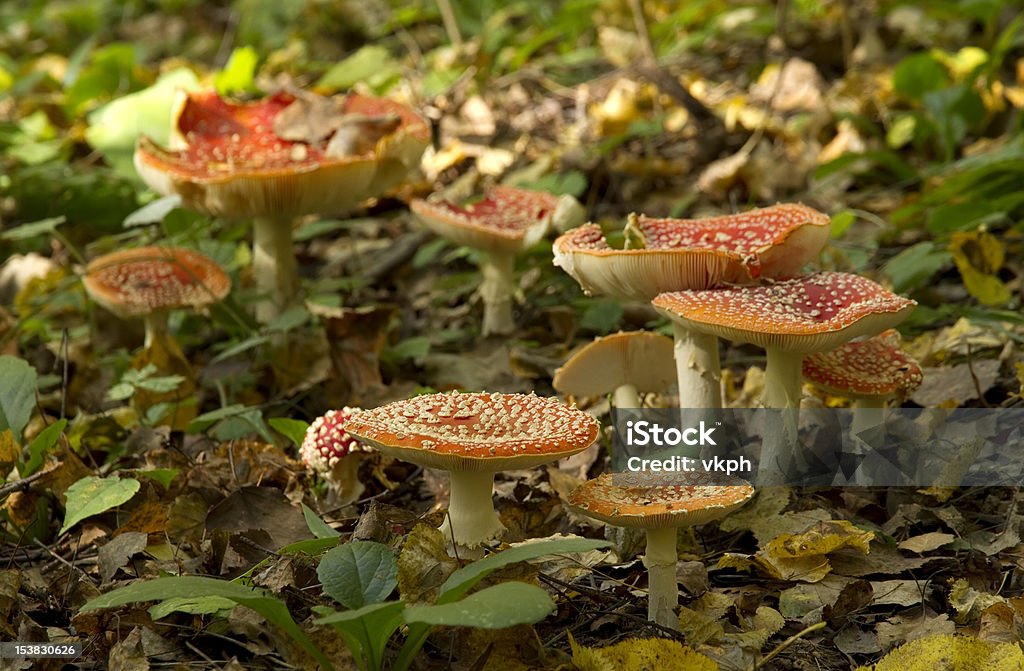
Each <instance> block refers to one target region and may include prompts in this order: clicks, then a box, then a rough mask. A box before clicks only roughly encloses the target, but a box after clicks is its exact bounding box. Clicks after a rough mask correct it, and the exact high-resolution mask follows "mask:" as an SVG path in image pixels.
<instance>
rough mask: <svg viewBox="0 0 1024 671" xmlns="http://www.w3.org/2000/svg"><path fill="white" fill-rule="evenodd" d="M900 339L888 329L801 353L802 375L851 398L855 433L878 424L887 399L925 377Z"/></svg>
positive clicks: (904, 392) (901, 394)
mask: <svg viewBox="0 0 1024 671" xmlns="http://www.w3.org/2000/svg"><path fill="white" fill-rule="evenodd" d="M900 341H901V339H900V334H899V332H898V331H896V330H895V329H889V330H887V331H883V332H882V333H880V334H878V335H877V336H875V337H874V338H869V339H868V340H862V341H859V342H851V343H847V344H845V345H842V346H840V347H837V348H836V349H834V350H830V351H828V352H816V353H814V354H808V355H807V356H806V357H804V361H803V376H804V379H806V380H807V381H808V382H811V383H812V384H814V385H815V386H817V387H820V388H821V389H823V390H825V391H826V392H828V393H830V394H837V395H840V396H846V397H847V398H849V399H851V400H852V401H853V404H852V407H853V409H854V411H855V412H854V413H853V426H852V427H851V431H852V432H853V433H854V434H857V433H860V432H861V431H863V430H865V429H867V428H870V427H872V426H877V425H878V424H881V423H882V420H883V419H884V410H885V406H886V403H887V402H888V401H889V400H890V399H893V398H896V399H902V398H903V397H905V396H906V395H907V394H909V393H910V392H912V391H913V390H915V389H917V388H918V387H919V386H921V382H922V381H923V380H924V374H923V373H922V372H921V366H920V364H918V363H917V361H915V360H914V357H912V356H910V355H909V354H908V353H907V352H905V351H904V350H903V348H902V347H900Z"/></svg>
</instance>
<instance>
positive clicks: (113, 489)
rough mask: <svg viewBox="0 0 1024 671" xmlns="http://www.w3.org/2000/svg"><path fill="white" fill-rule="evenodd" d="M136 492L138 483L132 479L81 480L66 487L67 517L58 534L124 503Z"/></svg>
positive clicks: (94, 478)
mask: <svg viewBox="0 0 1024 671" xmlns="http://www.w3.org/2000/svg"><path fill="white" fill-rule="evenodd" d="M137 491H139V481H138V480H135V479H134V478H118V477H109V478H97V477H88V478H82V479H81V480H79V481H78V482H76V483H75V484H73V485H71V486H70V487H68V491H67V499H68V502H67V515H66V517H65V518H64V526H62V527H61V528H60V533H61V534H63V533H64V532H65V531H67V530H68V529H70V528H71V527H73V526H75V525H76V524H78V523H79V522H81V521H82V520H84V519H85V518H87V517H92V516H93V515H99V514H100V513H104V512H106V511H108V510H110V509H111V508H113V507H115V506H119V505H121V504H122V503H126V502H127V501H128V500H129V499H131V498H132V497H133V496H135V492H137Z"/></svg>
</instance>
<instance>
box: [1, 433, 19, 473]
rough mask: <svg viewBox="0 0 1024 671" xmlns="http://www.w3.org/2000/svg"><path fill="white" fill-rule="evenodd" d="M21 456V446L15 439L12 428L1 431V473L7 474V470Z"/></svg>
mask: <svg viewBox="0 0 1024 671" xmlns="http://www.w3.org/2000/svg"><path fill="white" fill-rule="evenodd" d="M20 456H21V448H19V447H18V442H17V441H16V440H14V434H13V433H11V430H10V429H4V430H3V431H0V475H7V472H8V471H9V470H11V468H12V467H13V466H14V464H16V463H17V462H18V457H20Z"/></svg>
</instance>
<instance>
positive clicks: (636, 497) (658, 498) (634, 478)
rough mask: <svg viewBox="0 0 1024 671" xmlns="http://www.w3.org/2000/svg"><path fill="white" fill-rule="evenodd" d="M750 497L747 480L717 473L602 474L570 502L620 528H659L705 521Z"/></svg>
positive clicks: (577, 507) (582, 486)
mask: <svg viewBox="0 0 1024 671" xmlns="http://www.w3.org/2000/svg"><path fill="white" fill-rule="evenodd" d="M723 481H728V482H729V483H730V484H727V485H725V484H722V483H723ZM753 496H754V488H753V487H752V486H751V485H750V484H749V483H747V482H745V481H744V480H741V479H739V478H728V479H726V477H725V476H723V475H718V474H715V475H710V474H707V473H685V474H683V473H680V474H668V473H615V474H612V473H605V474H603V475H600V476H598V477H597V478H596V479H594V480H587V481H586V482H584V483H583V484H582V485H580V486H579V487H577V488H576V489H574V490H573V491H572V493H571V494H570V495H569V500H568V503H569V506H570V507H571V508H572V509H573V510H575V511H576V512H578V513H580V514H582V515H586V516H587V517H592V518H594V519H597V520H601V521H602V522H607V523H608V524H613V525H615V526H618V527H640V528H643V529H662V528H672V527H688V526H696V525H698V524H707V523H708V522H711V521H713V520H717V519H719V518H721V517H725V516H726V515H728V514H729V513H731V512H732V511H734V510H736V509H737V508H740V507H742V506H743V505H744V504H745V503H746V502H747V501H749V500H750V499H751V498H752V497H753Z"/></svg>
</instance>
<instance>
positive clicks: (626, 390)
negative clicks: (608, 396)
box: [612, 384, 640, 408]
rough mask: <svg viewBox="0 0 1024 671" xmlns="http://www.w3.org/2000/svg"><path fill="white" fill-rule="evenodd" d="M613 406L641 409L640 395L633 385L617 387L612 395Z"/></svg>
mask: <svg viewBox="0 0 1024 671" xmlns="http://www.w3.org/2000/svg"><path fill="white" fill-rule="evenodd" d="M612 405H613V406H615V407H616V408H639V407H640V393H639V392H638V391H637V389H636V387H634V386H633V385H631V384H624V385H622V386H620V387H616V388H615V391H614V392H613V393H612Z"/></svg>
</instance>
